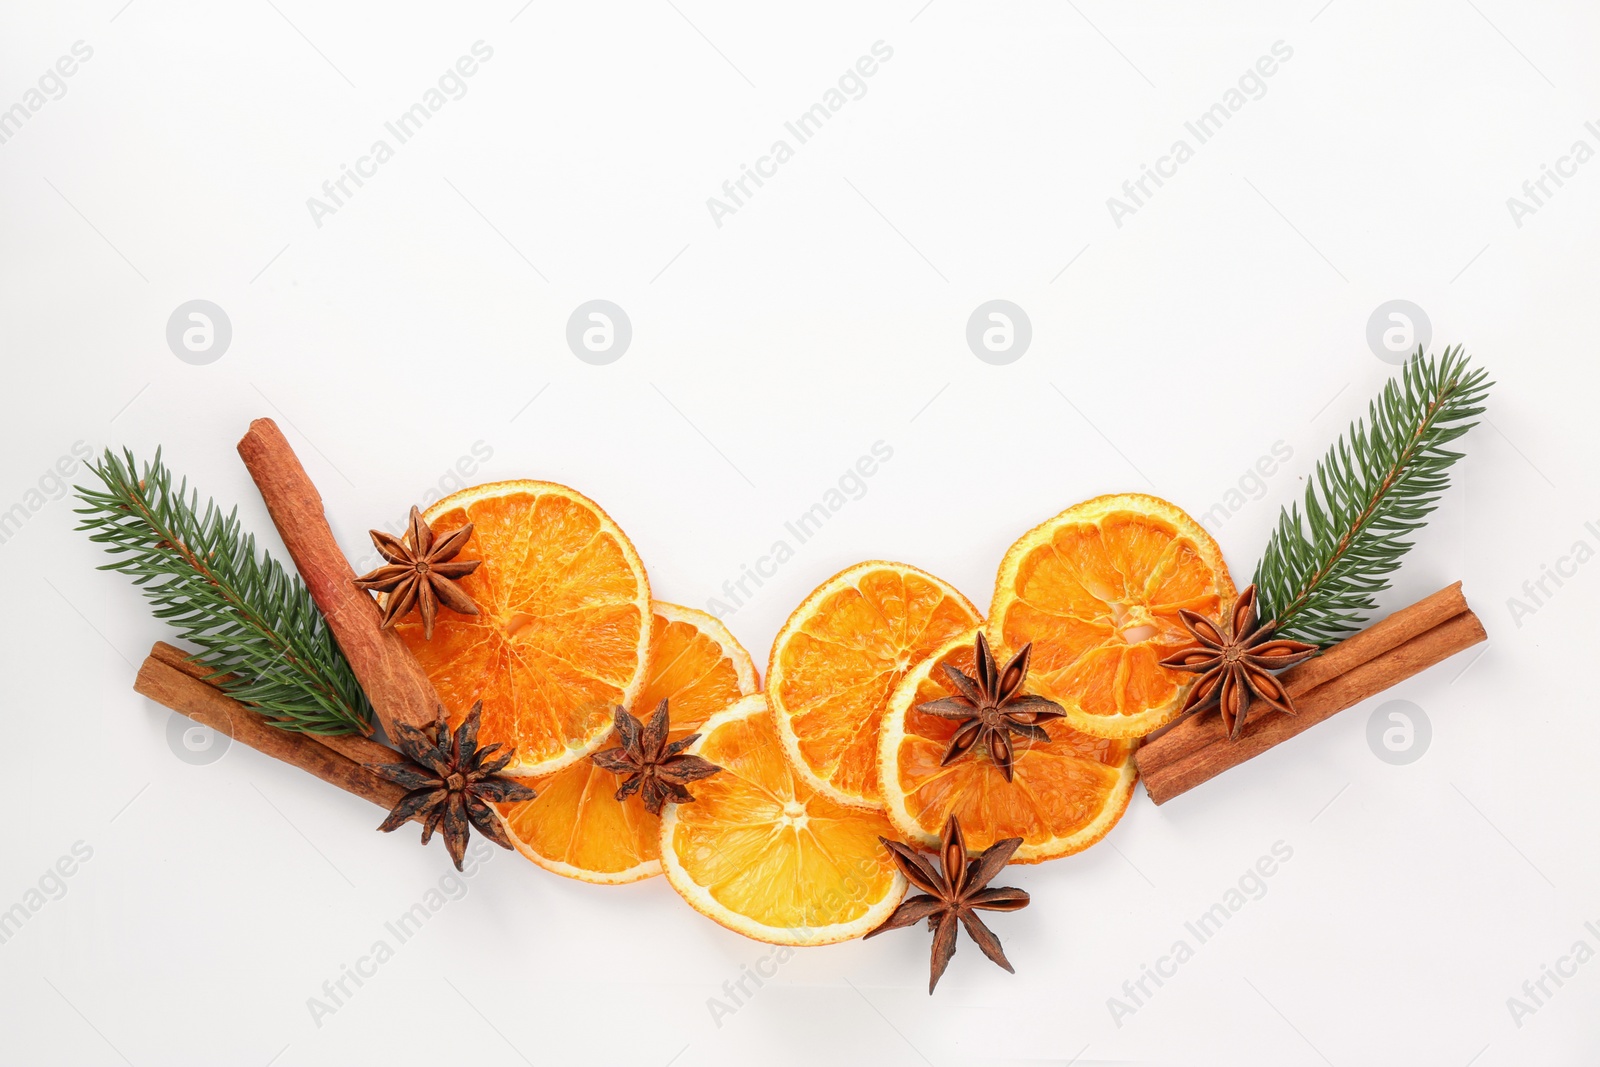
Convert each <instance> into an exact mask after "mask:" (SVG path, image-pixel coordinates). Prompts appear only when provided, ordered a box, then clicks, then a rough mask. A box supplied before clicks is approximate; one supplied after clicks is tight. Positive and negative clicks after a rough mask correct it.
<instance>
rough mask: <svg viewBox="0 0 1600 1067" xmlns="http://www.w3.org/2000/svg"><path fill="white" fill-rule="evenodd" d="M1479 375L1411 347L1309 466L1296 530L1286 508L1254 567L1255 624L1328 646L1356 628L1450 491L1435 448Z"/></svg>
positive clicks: (1465, 409)
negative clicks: (1364, 409) (1312, 471)
mask: <svg viewBox="0 0 1600 1067" xmlns="http://www.w3.org/2000/svg"><path fill="white" fill-rule="evenodd" d="M1487 377H1488V375H1487V372H1485V371H1483V370H1481V369H1474V368H1472V367H1470V366H1469V361H1468V358H1467V357H1466V356H1465V355H1464V354H1463V353H1462V350H1461V347H1460V346H1459V345H1457V346H1456V347H1455V348H1453V349H1451V348H1446V349H1445V351H1444V355H1443V356H1442V357H1440V358H1437V359H1435V358H1433V357H1431V356H1426V355H1424V354H1423V352H1422V349H1421V348H1418V349H1417V353H1416V355H1414V356H1412V357H1411V358H1410V359H1409V360H1407V361H1406V364H1405V367H1404V369H1403V371H1402V373H1401V376H1400V377H1399V378H1394V379H1390V381H1389V383H1388V384H1387V385H1386V386H1384V389H1383V392H1382V393H1381V394H1380V395H1379V396H1378V398H1377V399H1376V400H1374V401H1373V402H1372V405H1371V408H1370V409H1369V411H1368V415H1367V418H1366V419H1365V420H1362V419H1358V420H1356V421H1355V422H1354V423H1352V424H1351V426H1350V429H1349V431H1348V433H1346V434H1345V435H1344V436H1342V437H1340V438H1339V441H1338V442H1337V443H1336V444H1335V445H1334V446H1333V447H1332V448H1331V449H1329V450H1328V454H1327V455H1326V456H1324V457H1323V458H1322V460H1321V461H1320V462H1318V463H1317V470H1316V475H1315V477H1314V478H1313V479H1312V480H1311V482H1310V483H1309V484H1308V485H1307V486H1306V499H1305V517H1304V521H1302V518H1301V512H1300V508H1299V507H1298V506H1297V505H1296V506H1291V507H1289V508H1285V509H1284V510H1283V512H1282V513H1281V515H1280V516H1279V518H1278V528H1277V530H1276V531H1274V532H1273V535H1272V538H1271V540H1270V541H1268V543H1267V550H1266V552H1265V554H1264V555H1263V556H1262V557H1261V562H1260V563H1259V564H1257V566H1256V574H1255V583H1256V586H1257V591H1258V596H1259V599H1260V611H1261V616H1262V618H1270V619H1277V620H1278V624H1279V625H1278V631H1279V633H1281V634H1283V635H1284V636H1286V637H1296V638H1299V639H1301V640H1304V641H1310V642H1313V643H1315V644H1320V645H1330V644H1332V643H1334V642H1335V641H1338V640H1340V639H1342V638H1344V637H1347V636H1349V635H1350V634H1351V633H1353V632H1354V631H1355V630H1357V629H1359V628H1360V627H1361V625H1362V623H1363V622H1364V621H1365V619H1366V618H1367V616H1368V614H1369V613H1370V612H1372V611H1373V610H1374V609H1375V608H1376V607H1377V601H1376V599H1375V596H1376V594H1378V593H1380V592H1382V591H1383V590H1385V589H1387V588H1388V587H1389V582H1388V578H1387V575H1388V574H1389V573H1390V572H1392V571H1393V570H1394V569H1395V568H1396V567H1398V566H1399V565H1400V559H1401V557H1402V556H1404V555H1405V554H1406V552H1407V551H1409V550H1410V548H1411V544H1412V543H1411V542H1410V541H1409V540H1407V539H1406V537H1407V535H1409V534H1410V533H1412V532H1413V531H1415V530H1418V529H1420V528H1421V527H1422V526H1423V525H1425V524H1426V521H1427V516H1428V514H1429V513H1430V512H1432V511H1433V510H1434V507H1435V506H1436V504H1437V503H1438V500H1439V496H1440V495H1441V494H1442V493H1443V492H1444V491H1445V489H1446V488H1448V487H1449V485H1450V477H1449V473H1448V472H1449V469H1450V465H1451V464H1453V463H1454V462H1455V461H1456V460H1458V459H1460V458H1461V453H1459V452H1453V451H1451V450H1449V449H1448V448H1446V447H1445V446H1446V445H1448V444H1449V443H1450V442H1452V441H1454V440H1455V439H1456V438H1458V437H1460V436H1461V435H1462V434H1464V433H1466V432H1467V431H1468V430H1470V429H1472V427H1473V426H1476V425H1477V423H1476V422H1475V421H1472V420H1474V419H1476V417H1477V416H1478V415H1481V414H1482V413H1483V410H1484V408H1483V403H1484V399H1485V398H1486V397H1487V396H1488V392H1489V387H1490V386H1491V385H1492V384H1493V383H1492V382H1489V381H1487V380H1486V379H1487Z"/></svg>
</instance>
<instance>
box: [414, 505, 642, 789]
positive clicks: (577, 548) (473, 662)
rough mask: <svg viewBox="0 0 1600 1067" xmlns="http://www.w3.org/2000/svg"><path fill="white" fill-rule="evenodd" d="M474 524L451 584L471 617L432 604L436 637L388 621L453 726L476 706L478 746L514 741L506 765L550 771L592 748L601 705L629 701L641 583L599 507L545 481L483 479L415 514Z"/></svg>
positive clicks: (636, 682)
mask: <svg viewBox="0 0 1600 1067" xmlns="http://www.w3.org/2000/svg"><path fill="white" fill-rule="evenodd" d="M423 518H424V519H426V520H427V522H428V525H429V526H431V527H433V528H434V530H435V531H436V532H437V531H439V530H451V529H454V528H456V527H457V526H460V525H462V524H463V523H468V522H470V523H472V524H473V527H474V529H473V532H472V537H471V539H470V540H468V542H467V544H466V547H465V548H464V549H462V551H461V554H460V555H459V556H458V557H457V559H461V560H469V559H477V560H482V561H483V564H482V566H480V567H479V568H478V569H477V570H475V571H473V572H472V573H471V574H469V575H467V576H466V577H464V578H461V579H459V580H458V582H457V584H458V585H460V586H461V588H462V589H463V590H464V591H465V592H466V594H467V595H468V596H470V597H471V598H472V599H473V601H474V603H476V604H477V606H478V611H479V612H480V614H478V615H457V614H455V613H454V612H450V611H442V612H440V613H439V618H438V621H437V623H436V624H435V626H434V633H433V640H431V641H429V640H425V639H424V637H423V634H422V623H421V622H420V621H418V620H417V617H416V616H415V615H413V616H411V617H410V618H409V619H408V620H407V621H405V622H402V623H400V624H398V625H397V626H396V627H395V629H396V630H397V631H398V632H399V634H400V636H401V637H402V638H404V640H405V642H406V645H407V646H408V647H409V648H410V649H411V651H412V652H413V653H414V654H415V655H416V657H417V659H418V661H420V662H421V664H422V667H423V669H424V670H426V671H427V673H428V677H430V678H431V679H433V684H434V687H435V688H436V689H437V690H438V691H439V697H440V699H442V700H443V701H444V705H445V707H446V708H447V709H448V710H449V712H450V715H451V725H452V726H454V725H455V724H456V723H458V722H460V720H461V719H462V718H464V717H465V716H466V713H467V711H468V709H470V708H471V707H472V704H473V702H474V701H477V700H481V701H483V725H482V728H481V731H480V734H479V738H480V742H481V743H483V744H492V743H494V742H496V741H499V742H503V743H506V744H508V745H515V746H516V749H517V754H516V759H515V761H514V762H513V763H512V764H511V765H510V766H509V767H507V768H506V771H505V773H507V774H516V775H540V774H549V773H551V772H553V771H557V770H560V769H561V768H562V767H565V766H567V765H568V764H571V763H575V762H577V761H578V760H579V759H581V758H582V757H583V756H585V755H587V754H588V753H589V752H591V751H593V750H594V749H595V748H596V747H597V746H598V745H599V744H600V742H601V741H603V740H604V739H605V736H606V734H607V733H609V732H610V730H611V709H612V707H614V706H615V705H617V704H621V705H623V706H625V707H628V706H632V704H633V703H634V701H635V699H636V698H637V697H638V695H639V690H640V688H641V687H642V686H643V685H644V681H645V666H646V663H647V660H648V654H649V649H650V583H649V581H648V580H647V579H646V578H645V573H644V565H643V564H642V563H640V562H639V556H638V553H636V552H635V551H634V550H633V545H632V544H631V543H629V541H628V538H627V536H626V535H625V534H624V533H623V532H622V530H621V529H619V528H618V527H617V524H616V523H614V522H612V521H611V517H610V516H609V515H607V514H606V513H605V512H604V511H601V510H600V506H599V505H598V504H596V503H595V502H594V501H592V500H590V499H589V498H588V497H586V496H584V495H583V494H581V493H579V492H577V491H575V490H572V489H568V488H567V487H566V486H564V485H556V484H555V483H553V482H530V481H515V482H493V483H490V484H488V485H479V486H474V487H473V488H470V489H463V490H461V491H460V492H458V493H453V494H451V495H450V496H447V497H445V498H444V499H443V500H441V501H439V502H438V503H436V504H434V505H433V506H432V507H431V508H429V509H428V510H427V511H426V512H425V513H424V515H423Z"/></svg>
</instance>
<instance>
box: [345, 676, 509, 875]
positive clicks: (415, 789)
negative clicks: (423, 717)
mask: <svg viewBox="0 0 1600 1067" xmlns="http://www.w3.org/2000/svg"><path fill="white" fill-rule="evenodd" d="M482 715H483V701H481V700H480V701H478V702H477V703H476V704H474V705H472V710H471V711H469V712H467V717H466V719H465V720H463V721H462V723H461V725H460V726H458V727H456V729H455V732H454V733H451V732H450V727H449V725H448V724H447V723H446V722H445V718H444V709H443V708H440V709H439V721H438V723H437V724H435V725H434V727H433V730H432V733H431V736H430V732H429V731H427V730H422V729H419V728H417V727H415V726H412V725H411V724H410V723H404V722H401V723H396V724H395V736H394V737H392V738H391V739H390V740H392V741H393V742H394V744H395V747H397V748H398V749H399V750H400V752H401V753H402V754H403V755H405V756H407V757H408V758H409V759H410V761H411V762H408V763H368V764H366V767H367V769H368V770H370V771H373V772H375V773H377V774H380V775H382V776H383V777H385V778H387V779H388V780H389V781H391V782H394V783H395V784H396V785H402V786H405V787H406V789H408V790H410V792H408V793H407V794H406V795H405V796H403V797H401V798H400V803H398V804H396V805H395V806H394V810H393V811H391V812H389V817H388V818H387V819H385V820H383V825H381V826H379V827H378V829H380V830H382V831H383V832H384V833H388V832H390V831H391V830H397V829H399V828H400V827H401V826H404V825H405V824H406V822H407V820H409V819H411V818H412V817H413V816H417V815H420V816H422V843H423V844H424V845H426V844H427V843H428V840H429V838H431V837H433V832H434V831H435V830H440V831H441V832H442V834H443V836H444V844H445V847H446V848H448V849H449V850H450V858H451V859H452V860H454V861H455V865H456V870H458V871H459V870H460V869H461V860H462V857H463V856H465V855H466V852H467V833H468V831H467V825H468V824H469V823H470V824H471V825H473V826H476V827H477V828H478V832H479V833H481V834H483V836H484V837H487V838H488V839H489V840H491V841H493V842H494V843H495V844H497V845H499V846H500V847H501V848H510V847H511V839H510V838H509V837H507V836H506V832H505V829H504V828H503V827H502V826H501V825H500V820H499V819H498V818H497V817H496V816H495V813H494V812H493V811H491V810H490V808H489V805H490V804H504V803H510V802H513V801H518V800H532V799H533V798H534V796H535V794H534V791H533V790H532V789H529V788H528V787H527V786H525V785H523V784H522V783H521V782H518V781H515V780H513V779H511V778H506V777H503V776H501V775H500V774H499V773H498V772H499V771H500V770H501V769H502V768H504V767H505V766H506V765H507V764H508V763H510V762H511V757H512V756H513V755H515V753H516V749H514V748H513V749H508V750H506V751H504V752H502V751H501V749H504V748H505V746H504V745H503V744H500V743H498V742H496V743H495V744H492V745H485V746H483V747H482V748H479V747H478V722H479V720H480V719H481V717H482Z"/></svg>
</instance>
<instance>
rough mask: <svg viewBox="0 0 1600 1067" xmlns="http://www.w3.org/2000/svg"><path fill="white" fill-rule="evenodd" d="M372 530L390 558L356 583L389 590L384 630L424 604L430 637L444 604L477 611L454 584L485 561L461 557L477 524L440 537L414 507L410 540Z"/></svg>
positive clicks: (470, 612) (453, 608)
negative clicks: (440, 608) (440, 606)
mask: <svg viewBox="0 0 1600 1067" xmlns="http://www.w3.org/2000/svg"><path fill="white" fill-rule="evenodd" d="M370 532H371V534H372V543H373V544H374V545H376V546H377V547H378V553H379V554H380V555H381V556H383V558H384V559H386V560H388V561H389V562H388V564H387V565H385V566H382V567H379V568H378V569H377V570H375V571H372V572H370V573H368V574H363V575H362V576H361V577H359V578H357V579H356V585H357V586H359V587H360V588H362V589H375V590H377V591H378V592H380V593H387V594H389V598H388V599H387V600H385V601H384V607H383V629H385V630H387V629H388V628H389V627H391V626H393V625H394V624H395V623H397V622H399V621H400V620H401V619H403V618H405V617H406V616H407V615H409V614H411V609H412V608H414V607H420V609H421V612H422V634H423V637H425V638H426V639H427V640H430V641H431V640H433V620H434V617H435V616H437V615H438V613H439V605H440V604H443V605H444V606H445V607H447V608H449V609H450V610H451V611H455V612H460V613H461V614H462V615H476V614H478V606H477V605H476V604H474V603H473V602H472V598H471V597H469V596H468V595H467V594H466V593H465V592H463V591H462V589H461V587H460V586H459V585H457V584H456V583H455V579H457V578H465V577H466V576H467V575H469V574H471V573H472V572H473V571H475V570H477V569H478V565H479V564H480V563H482V562H483V561H482V560H477V559H472V560H465V559H463V560H458V559H456V556H457V555H458V554H459V553H460V552H461V550H462V549H463V548H465V547H466V545H467V539H468V538H470V537H471V536H472V523H470V522H469V523H467V524H466V525H465V526H462V527H460V528H459V529H455V530H451V531H450V532H449V533H447V534H444V535H443V536H441V537H438V538H435V537H434V535H433V530H432V528H431V527H429V526H428V524H427V523H426V522H425V521H424V520H423V518H422V512H420V511H418V510H417V509H416V508H415V507H413V508H412V509H411V521H410V524H409V526H408V528H407V530H406V539H405V540H401V539H400V538H398V537H395V536H394V535H393V534H387V533H384V532H383V531H382V530H372V531H370ZM408 542H409V543H408Z"/></svg>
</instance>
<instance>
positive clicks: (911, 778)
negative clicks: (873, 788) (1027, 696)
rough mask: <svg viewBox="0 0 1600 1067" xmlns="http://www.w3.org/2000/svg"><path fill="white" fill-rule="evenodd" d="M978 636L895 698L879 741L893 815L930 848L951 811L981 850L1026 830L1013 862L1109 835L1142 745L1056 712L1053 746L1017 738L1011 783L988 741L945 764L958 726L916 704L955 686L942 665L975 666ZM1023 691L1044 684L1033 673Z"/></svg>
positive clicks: (910, 678)
mask: <svg viewBox="0 0 1600 1067" xmlns="http://www.w3.org/2000/svg"><path fill="white" fill-rule="evenodd" d="M976 634H977V631H976V629H974V630H972V631H970V632H968V633H965V634H962V635H961V636H959V637H957V638H956V639H955V640H953V641H951V642H950V643H949V644H947V645H945V646H944V647H943V648H941V649H939V650H938V651H937V652H935V653H934V654H933V655H931V656H929V657H928V658H927V659H924V660H923V661H922V662H921V663H918V664H917V665H916V666H915V667H914V668H912V670H911V671H910V673H908V674H907V675H906V676H905V678H904V680H902V681H901V683H900V684H899V686H897V687H896V688H895V691H894V694H893V696H891V697H890V700H889V709H888V711H887V712H885V713H884V716H883V733H882V735H881V737H880V739H879V758H880V762H879V773H880V776H881V778H882V781H883V796H884V804H885V807H886V808H887V810H888V814H889V819H890V821H891V822H893V823H894V826H895V829H897V830H898V831H900V833H901V835H903V836H904V837H905V839H906V840H908V841H910V842H912V843H914V844H920V845H924V846H927V847H929V848H936V847H938V844H939V835H940V831H941V829H942V828H943V827H944V824H945V821H946V820H947V819H948V818H949V817H950V816H952V815H954V816H956V817H957V818H958V819H960V821H961V829H962V832H963V833H965V834H966V837H967V846H968V848H970V849H972V850H973V851H980V850H982V849H985V848H988V847H989V846H990V845H992V844H994V843H995V842H996V841H1002V840H1004V839H1005V838H1008V837H1020V838H1022V847H1021V848H1019V849H1017V853H1016V855H1015V857H1013V859H1012V862H1013V863H1038V862H1040V861H1041V860H1048V859H1054V858H1056V857H1057V856H1066V855H1070V854H1072V853H1074V852H1081V851H1082V850H1084V849H1086V848H1088V847H1089V846H1090V845H1092V844H1094V843H1095V842H1096V841H1098V840H1100V839H1101V838H1102V837H1104V836H1105V835H1106V831H1108V830H1110V829H1111V827H1112V826H1114V825H1116V822H1117V820H1118V819H1120V818H1122V813H1123V811H1124V810H1126V809H1127V807H1128V798H1129V796H1130V795H1131V794H1132V793H1133V783H1134V780H1135V778H1136V777H1137V773H1136V771H1135V769H1134V765H1133V750H1134V747H1135V745H1136V744H1137V742H1130V741H1120V740H1115V739H1112V738H1103V737H1090V736H1089V735H1088V734H1084V733H1080V732H1079V731H1077V730H1074V729H1073V728H1072V727H1071V726H1069V725H1067V721H1066V720H1065V719H1053V720H1051V721H1049V722H1047V723H1044V724H1043V725H1044V729H1045V732H1046V733H1048V734H1049V735H1050V741H1049V742H1048V743H1039V742H1031V743H1030V742H1028V741H1027V740H1025V739H1014V740H1013V742H1012V744H1013V750H1014V752H1015V760H1014V762H1013V765H1012V780H1011V781H1009V782H1007V781H1006V779H1005V776H1004V775H1003V774H1002V773H1001V772H1000V768H999V767H998V766H996V765H995V763H994V761H993V760H991V759H990V758H989V756H988V753H986V752H984V751H983V750H982V749H981V748H979V749H973V750H971V751H968V752H967V753H965V754H964V755H962V756H960V757H959V758H957V759H955V760H953V761H952V762H951V763H950V764H948V765H943V766H942V765H941V761H942V760H943V759H944V754H945V750H946V749H947V748H948V746H949V743H950V738H951V736H952V735H953V734H954V733H955V732H956V729H957V727H958V726H959V725H960V724H959V723H957V722H954V721H952V720H950V719H944V718H939V717H937V716H934V715H929V714H926V713H925V712H921V711H918V710H917V705H919V704H923V703H926V702H928V701H931V700H939V699H941V698H943V697H947V696H951V695H953V694H954V693H955V692H956V689H955V687H954V686H953V685H951V684H950V682H949V681H948V679H947V678H946V676H945V673H944V671H943V670H941V669H939V668H940V665H941V664H945V663H948V664H950V665H951V666H953V667H955V668H957V669H958V670H962V671H965V672H966V673H967V674H968V675H969V676H970V675H972V674H973V673H974V671H975V670H976V666H975V664H974V662H973V652H972V645H973V639H974V637H975V636H976ZM1034 655H1035V657H1037V655H1038V651H1037V646H1036V647H1035V652H1034ZM1035 662H1037V660H1035ZM1025 691H1027V692H1037V691H1038V690H1037V689H1035V687H1034V686H1033V684H1032V678H1031V676H1030V679H1029V684H1028V685H1027V686H1026V687H1025Z"/></svg>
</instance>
